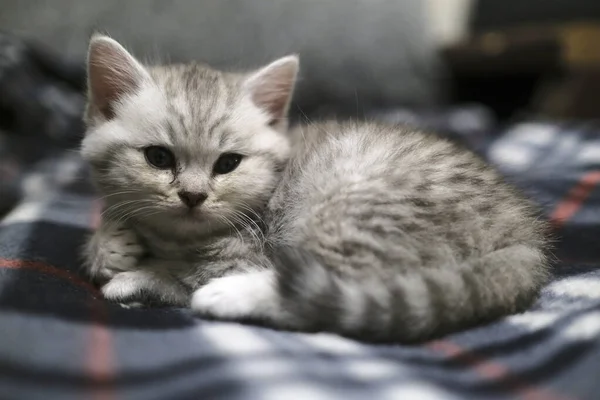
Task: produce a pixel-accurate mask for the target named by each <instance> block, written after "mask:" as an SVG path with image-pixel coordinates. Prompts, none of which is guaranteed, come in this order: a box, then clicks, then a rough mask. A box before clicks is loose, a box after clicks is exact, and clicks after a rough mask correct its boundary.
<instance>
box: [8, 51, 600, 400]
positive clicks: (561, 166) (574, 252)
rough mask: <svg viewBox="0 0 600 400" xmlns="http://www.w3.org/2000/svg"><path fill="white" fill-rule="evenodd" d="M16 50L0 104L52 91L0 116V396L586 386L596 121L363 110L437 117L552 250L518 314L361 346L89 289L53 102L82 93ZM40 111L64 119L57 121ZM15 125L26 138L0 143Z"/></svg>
mask: <svg viewBox="0 0 600 400" xmlns="http://www.w3.org/2000/svg"><path fill="white" fill-rule="evenodd" d="M13 54H17V53H15V52H14V51H13ZM18 54H20V55H19V56H18V57H12V56H11V57H10V60H12V61H11V62H4V61H3V62H2V63H0V93H7V88H8V87H9V86H10V85H11V84H12V83H13V82H14V81H13V80H12V79H10V80H4V79H2V78H1V77H3V76H5V75H3V74H5V73H6V71H7V70H9V69H10V68H11V66H12V68H14V67H15V63H26V62H29V63H31V66H32V68H34V69H36V68H39V71H40V73H39V74H38V75H35V74H34V75H31V76H30V80H28V81H27V82H22V83H20V85H28V86H27V87H31V88H34V89H35V90H34V91H33V92H32V93H30V96H27V97H26V98H25V99H24V100H23V101H24V103H18V107H17V106H15V107H13V108H11V107H10V104H9V106H8V108H7V109H6V110H4V112H6V114H7V115H8V114H10V113H12V114H14V113H17V114H19V113H20V112H21V111H20V110H29V108H27V107H28V105H27V101H28V99H29V100H30V101H31V102H34V103H37V102H38V100H35V99H37V97H36V96H37V95H39V92H38V91H40V90H49V89H48V88H52V90H50V92H51V93H55V94H56V93H60V94H58V95H52V96H49V97H47V106H48V107H50V109H52V110H53V111H52V112H51V113H40V114H35V113H33V114H30V116H29V118H31V119H32V121H30V122H34V121H33V120H35V122H36V124H35V126H36V127H37V128H36V131H35V132H26V131H23V130H19V128H18V126H19V124H17V123H15V118H12V119H10V121H9V119H7V118H4V117H3V119H2V120H3V121H4V122H5V123H4V129H3V131H1V133H0V151H2V156H0V171H2V173H1V175H0V177H1V179H0V201H1V202H2V203H3V205H4V208H5V209H6V210H8V212H7V213H6V215H5V216H4V218H3V219H2V221H1V222H0V398H2V399H44V400H48V399H61V400H62V399H81V398H90V399H103V400H112V399H144V400H147V399H205V398H206V399H282V398H285V399H302V400H305V399H311V400H312V399H346V400H347V399H365V398H369V399H402V398H408V399H412V398H419V399H452V398H478V399H514V398H525V399H595V398H597V396H598V393H599V392H600V383H599V381H598V371H599V370H600V269H598V266H599V265H600V246H598V245H597V244H596V243H597V240H598V239H597V238H598V237H600V210H599V208H600V189H599V188H598V183H600V135H598V132H600V127H594V126H592V125H560V124H550V123H545V122H527V123H521V124H516V125H512V126H510V127H508V128H506V129H502V130H495V129H494V127H493V126H491V124H492V121H491V120H490V118H489V116H488V114H487V113H486V112H485V111H482V109H481V108H477V107H475V108H473V107H469V108H465V109H456V110H446V111H443V112H438V113H435V114H432V115H429V114H420V113H414V112H411V111H407V110H396V111H393V112H383V113H379V114H377V117H378V118H383V119H387V120H404V121H408V122H410V123H413V124H416V125H423V126H427V127H435V128H442V131H443V132H445V133H446V134H448V135H451V136H453V137H460V139H461V140H462V141H463V142H464V143H466V144H469V145H471V146H472V147H473V148H475V149H476V150H477V151H478V152H480V153H481V154H482V155H484V156H485V157H487V158H489V159H490V160H491V161H492V162H493V163H494V164H496V165H498V166H499V167H500V168H501V170H502V171H503V172H504V173H505V174H506V175H507V177H509V178H510V179H511V180H514V181H515V182H517V184H519V185H520V186H521V187H523V188H525V189H527V191H528V193H530V194H531V195H532V196H533V197H534V198H535V199H537V200H538V201H539V202H540V203H541V204H543V206H544V209H545V210H546V213H547V215H548V216H549V217H550V218H551V220H552V221H553V224H554V227H555V228H556V229H555V231H556V235H557V243H556V245H557V254H558V255H559V256H560V258H561V260H560V261H558V262H557V265H556V267H555V278H554V280H553V282H552V283H550V284H549V285H548V286H547V287H546V288H545V289H544V291H543V293H542V296H541V298H540V300H539V301H538V302H537V303H536V305H535V306H533V307H532V308H531V309H530V310H529V311H527V312H525V313H523V314H519V315H513V316H509V317H507V318H504V319H502V320H500V321H497V322H495V323H492V324H489V325H487V326H482V327H478V328H475V329H470V330H468V331H465V332H461V333H457V334H454V335H450V336H448V337H445V338H442V339H439V340H435V341H431V342H427V343H424V344H422V345H415V346H382V345H378V346H374V345H367V344H361V343H359V342H356V341H352V340H348V339H344V338H340V337H337V336H335V335H330V334H300V333H288V332H279V331H275V330H271V329H266V328H260V327H254V326H249V325H242V324H237V323H225V322H218V321H207V320H202V319H198V318H195V317H194V316H192V315H191V314H190V312H189V311H187V310H184V309H149V310H137V309H126V308H122V307H121V306H119V305H116V304H111V303H108V302H106V301H105V300H103V299H102V297H101V295H100V294H99V292H98V290H97V289H96V288H94V287H93V286H91V285H90V284H89V283H87V282H86V281H85V280H83V278H82V277H81V274H80V265H81V262H80V260H79V257H78V254H79V251H80V247H81V245H82V243H83V240H84V238H85V236H86V235H87V234H89V233H90V232H91V230H92V229H93V227H94V226H95V225H96V224H97V223H98V220H99V208H98V206H97V202H96V201H95V197H94V195H93V192H92V190H91V187H90V184H89V180H88V179H87V169H86V167H85V165H84V164H83V163H82V161H81V159H80V158H79V156H78V154H77V153H76V152H75V151H72V149H73V147H74V146H75V144H76V143H77V138H78V135H79V134H80V133H81V132H80V131H79V129H80V128H79V127H77V125H76V124H75V122H74V121H75V119H72V117H71V115H72V114H71V113H70V111H69V110H71V109H72V107H75V108H77V107H80V106H81V104H82V99H81V97H80V95H78V93H79V92H78V90H77V89H76V86H77V85H71V84H67V83H66V81H65V80H64V79H63V78H60V77H59V76H57V75H53V74H49V73H48V72H47V69H45V68H41V64H40V63H39V61H35V60H34V58H32V56H31V54H30V53H29V52H21V53H18ZM8 58H9V57H6V55H4V58H2V57H1V56H0V60H6V59H8ZM35 76H37V77H35ZM7 85H8V86H7ZM43 88H45V89H43ZM65 98H68V99H73V101H72V102H64V101H63V100H64V99H65ZM76 99H79V100H76ZM29 106H31V105H29ZM27 112H29V111H27ZM3 115H4V114H3ZM23 117H24V118H25V116H23ZM430 117H435V118H430ZM52 121H63V122H64V121H71V122H73V125H71V124H70V123H67V126H71V128H67V129H66V130H65V131H63V135H62V136H59V137H57V136H53V135H50V134H49V132H52V131H53V130H52V129H51V127H52V126H54V124H56V122H52ZM444 127H446V128H444ZM494 131H495V133H494V134H492V132H494ZM461 132H462V134H461ZM486 132H487V134H486ZM26 134H29V135H31V141H30V142H29V144H28V145H24V146H15V147H12V149H14V151H9V150H7V149H10V148H11V147H10V146H13V144H14V143H17V142H18V141H19V140H21V139H22V138H23V137H25V135H26ZM67 138H71V139H72V140H71V139H67ZM69 148H71V150H69ZM29 151H35V152H36V157H35V158H34V159H32V158H31V157H30V156H28V155H27V153H28V152H29ZM6 171H11V172H10V173H7V172H6Z"/></svg>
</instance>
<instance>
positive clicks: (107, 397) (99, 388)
mask: <svg viewBox="0 0 600 400" xmlns="http://www.w3.org/2000/svg"><path fill="white" fill-rule="evenodd" d="M101 219H102V201H101V200H95V201H94V202H93V203H92V207H91V210H90V228H91V229H93V230H95V229H97V228H98V227H99V226H100V223H101ZM91 311H92V316H93V321H94V323H93V324H92V326H90V331H89V347H88V352H87V355H86V360H85V365H86V370H87V373H88V375H89V376H90V378H91V379H92V388H91V389H92V393H91V397H92V399H93V400H113V399H114V398H116V396H115V389H114V386H113V385H111V382H113V381H114V378H115V353H114V344H113V337H112V333H111V331H110V329H109V328H108V326H107V325H108V312H107V310H106V306H105V305H104V303H101V302H96V303H95V304H92V305H91Z"/></svg>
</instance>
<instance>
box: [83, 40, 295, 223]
mask: <svg viewBox="0 0 600 400" xmlns="http://www.w3.org/2000/svg"><path fill="white" fill-rule="evenodd" d="M297 71H298V58H297V57H296V56H288V57H284V58H281V59H279V60H277V61H275V62H273V63H271V64H269V65H267V66H266V67H264V68H261V69H259V70H257V71H254V72H252V73H247V74H230V73H223V72H219V71H216V70H213V69H210V68H208V67H206V66H203V65H199V64H189V65H174V66H163V67H154V68H149V67H145V66H143V65H142V64H141V63H140V62H138V61H137V60H136V59H135V58H134V57H133V56H132V55H131V54H129V53H128V52H127V50H125V48H123V47H122V46H121V45H120V44H119V43H117V42H116V41H114V40H112V39H110V38H108V37H106V36H94V37H93V38H92V40H91V43H90V49H89V55H88V84H89V93H88V96H89V98H88V108H87V111H86V117H85V118H86V122H87V126H88V130H87V133H86V137H85V139H84V141H83V146H82V154H83V157H84V158H85V159H86V160H88V161H89V163H90V164H91V166H92V170H93V173H94V178H95V182H96V184H97V185H98V186H99V188H100V190H101V191H102V192H103V195H104V196H105V199H106V202H107V204H108V207H109V211H107V215H109V216H110V215H113V216H114V217H118V218H126V217H131V218H134V219H135V218H146V217H149V218H151V220H153V221H155V222H156V223H160V224H162V223H164V222H170V221H172V220H178V223H179V224H180V225H181V224H183V225H188V226H189V225H190V224H191V226H195V225H197V224H204V223H206V222H208V223H209V224H221V223H223V224H225V223H226V222H225V221H224V219H227V220H228V221H231V222H235V221H236V220H239V219H241V218H243V216H241V215H242V214H245V215H248V214H249V213H252V212H256V211H257V210H258V209H260V208H261V207H263V206H264V204H265V203H266V201H267V200H268V198H269V197H270V195H271V193H272V191H273V189H274V186H275V184H276V182H277V180H278V179H279V174H280V172H281V170H282V169H283V167H284V165H285V162H286V161H287V159H288V155H289V148H290V146H289V142H288V138H287V135H286V133H285V130H286V128H287V118H286V117H287V111H288V107H289V102H290V98H291V95H292V92H293V88H294V83H295V79H296V74H297Z"/></svg>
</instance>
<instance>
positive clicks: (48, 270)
mask: <svg viewBox="0 0 600 400" xmlns="http://www.w3.org/2000/svg"><path fill="white" fill-rule="evenodd" d="M0 268H8V269H31V270H34V271H37V272H41V273H43V274H46V275H52V276H54V277H56V278H59V279H63V280H66V281H69V282H71V283H72V284H74V285H77V286H80V287H83V288H85V289H87V290H89V291H90V292H92V294H94V295H96V296H99V295H100V292H98V290H97V289H96V288H95V287H94V286H93V285H92V284H91V283H89V282H87V281H85V280H83V279H81V278H79V277H78V276H76V275H73V274H72V273H70V272H69V271H65V270H64V269H60V268H56V267H54V266H52V265H50V264H46V263H43V262H40V261H27V260H9V259H5V258H0Z"/></svg>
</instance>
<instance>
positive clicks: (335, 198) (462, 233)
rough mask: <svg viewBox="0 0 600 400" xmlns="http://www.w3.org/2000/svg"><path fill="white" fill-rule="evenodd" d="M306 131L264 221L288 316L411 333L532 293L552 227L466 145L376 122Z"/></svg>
mask: <svg viewBox="0 0 600 400" xmlns="http://www.w3.org/2000/svg"><path fill="white" fill-rule="evenodd" d="M301 136H303V137H304V145H299V146H298V147H297V148H296V152H295V154H294V155H293V157H292V159H291V161H290V163H289V165H288V169H287V170H286V172H285V174H284V177H283V179H282V183H281V184H280V185H279V187H278V189H277V191H276V192H275V194H274V196H273V198H272V200H271V203H270V212H269V219H268V223H269V225H270V227H271V229H272V230H271V232H270V235H269V241H270V244H271V246H272V252H273V253H272V259H273V262H274V265H275V267H276V270H277V272H278V287H277V289H278V294H279V297H280V299H279V301H280V302H281V307H282V309H283V310H285V315H286V317H285V318H286V321H285V323H286V325H288V326H291V327H294V328H297V329H302V330H325V331H332V332H337V333H340V334H343V335H347V336H352V337H358V338H361V339H366V340H373V341H413V340H422V339H424V338H428V337H432V336H437V335H440V334H443V333H446V332H450V331H453V330H456V329H460V328H464V327H467V326H469V325H472V324H475V323H480V322H482V321H486V320H490V319H493V318H496V317H498V316H500V315H505V314H509V313H514V312H519V311H522V310H524V309H525V308H526V307H528V306H529V305H530V304H531V303H532V301H533V300H534V299H535V298H536V296H537V294H538V291H539V289H540V288H541V287H542V285H543V284H544V283H545V282H546V279H547V275H548V258H547V255H546V250H547V247H548V242H547V239H546V235H545V232H546V225H545V223H543V222H542V221H540V220H539V219H538V217H537V210H536V209H535V207H533V206H532V205H531V204H530V202H529V201H527V200H526V199H524V198H523V197H522V196H521V195H520V194H519V193H517V192H516V190H515V189H513V188H512V187H511V186H509V185H508V184H506V183H505V182H504V181H503V180H502V178H501V177H500V176H499V174H498V173H496V172H495V171H494V170H492V169H491V168H490V167H489V166H487V165H486V164H484V162H483V161H481V160H480V159H479V158H477V157H476V156H475V155H474V154H472V153H471V152H469V151H467V150H464V149H462V148H460V147H458V146H457V145H455V144H452V143H450V142H448V141H446V140H443V139H439V138H437V137H434V136H430V135H427V134H425V133H422V132H418V131H415V130H411V129H407V128H402V127H389V126H384V125H377V124H360V123H348V124H341V125H340V124H337V123H327V124H316V125H311V126H307V127H303V128H302V132H301Z"/></svg>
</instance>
